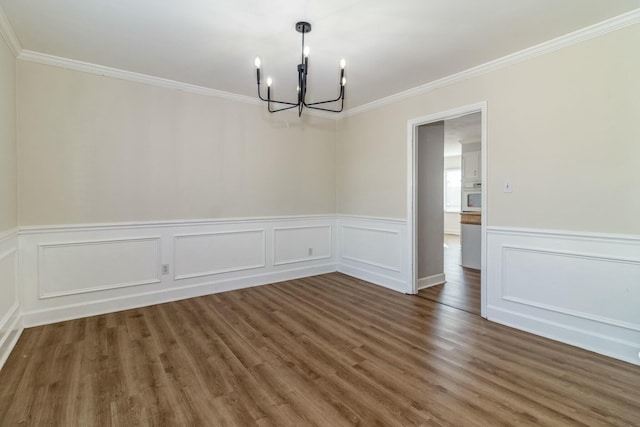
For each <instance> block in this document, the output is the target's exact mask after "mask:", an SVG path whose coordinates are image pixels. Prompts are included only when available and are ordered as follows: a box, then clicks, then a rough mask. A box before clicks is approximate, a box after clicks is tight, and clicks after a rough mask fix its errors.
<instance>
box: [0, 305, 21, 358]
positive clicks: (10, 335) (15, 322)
mask: <svg viewBox="0 0 640 427" xmlns="http://www.w3.org/2000/svg"><path fill="white" fill-rule="evenodd" d="M0 331H3V334H2V336H0V369H2V367H3V366H4V364H5V362H6V361H7V359H8V358H9V355H10V354H11V351H13V348H14V347H15V345H16V343H17V342H18V339H19V338H20V335H22V331H23V327H22V323H21V319H20V307H19V306H18V304H15V305H14V306H13V307H12V308H11V310H10V311H9V313H7V315H6V316H5V317H4V319H2V323H1V324H0Z"/></svg>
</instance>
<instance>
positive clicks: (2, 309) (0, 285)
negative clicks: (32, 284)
mask: <svg viewBox="0 0 640 427" xmlns="http://www.w3.org/2000/svg"><path fill="white" fill-rule="evenodd" d="M17 265H18V253H17V250H16V249H15V248H11V249H8V250H6V251H4V252H3V253H0V290H1V291H2V293H1V294H0V338H1V337H2V336H4V332H6V331H5V330H4V329H2V328H3V327H5V326H7V325H4V324H3V322H2V321H3V319H4V318H5V316H7V315H8V314H9V312H10V311H11V309H12V308H13V306H14V305H15V304H16V303H17V300H18V296H17V294H16V286H15V284H16V277H17Z"/></svg>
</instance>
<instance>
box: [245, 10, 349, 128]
mask: <svg viewBox="0 0 640 427" xmlns="http://www.w3.org/2000/svg"><path fill="white" fill-rule="evenodd" d="M296 31H298V32H299V33H302V52H301V54H300V64H298V87H297V92H298V101H297V102H288V101H278V100H276V99H272V98H271V85H272V83H273V80H272V79H271V77H267V97H266V98H263V97H262V93H261V92H260V65H261V61H260V58H259V57H257V58H256V60H255V66H256V79H257V82H258V97H259V98H260V99H261V100H262V101H265V102H266V103H267V109H268V110H269V112H270V113H277V112H278V111H284V110H290V109H292V108H297V109H298V117H300V116H301V115H302V110H303V109H304V108H305V107H306V108H311V109H314V110H322V111H330V112H332V113H340V112H341V111H342V110H343V108H344V87H345V85H346V84H347V79H346V78H345V76H344V69H345V67H346V62H345V60H344V59H342V60H340V80H338V86H339V94H338V97H337V98H335V99H330V100H327V101H319V102H306V96H307V73H308V72H309V46H305V45H304V35H305V34H306V33H309V32H311V24H309V23H308V22H304V21H300V22H298V23H296ZM337 102H340V109H332V108H325V107H319V105H324V104H331V103H337ZM272 104H280V105H285V107H280V108H275V109H274V108H272Z"/></svg>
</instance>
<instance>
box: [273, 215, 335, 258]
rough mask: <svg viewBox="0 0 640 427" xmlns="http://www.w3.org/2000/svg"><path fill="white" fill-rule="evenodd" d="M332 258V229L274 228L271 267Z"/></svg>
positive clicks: (325, 227)
mask: <svg viewBox="0 0 640 427" xmlns="http://www.w3.org/2000/svg"><path fill="white" fill-rule="evenodd" d="M331 257H333V227H332V226H331V225H330V224H327V225H311V226H292V227H275V228H274V229H273V265H285V264H294V263H299V262H305V261H311V260H321V259H329V258H331Z"/></svg>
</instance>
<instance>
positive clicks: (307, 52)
mask: <svg viewBox="0 0 640 427" xmlns="http://www.w3.org/2000/svg"><path fill="white" fill-rule="evenodd" d="M310 50H311V49H309V46H305V47H304V50H303V52H304V57H305V58H308V57H309V52H310Z"/></svg>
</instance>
